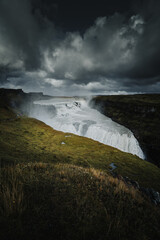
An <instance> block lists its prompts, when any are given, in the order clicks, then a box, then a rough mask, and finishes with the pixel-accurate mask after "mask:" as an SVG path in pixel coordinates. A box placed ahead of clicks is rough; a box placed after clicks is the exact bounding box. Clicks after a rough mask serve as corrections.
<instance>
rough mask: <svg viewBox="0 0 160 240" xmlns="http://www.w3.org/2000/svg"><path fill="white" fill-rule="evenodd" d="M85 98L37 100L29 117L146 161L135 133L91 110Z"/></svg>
mask: <svg viewBox="0 0 160 240" xmlns="http://www.w3.org/2000/svg"><path fill="white" fill-rule="evenodd" d="M88 102H89V100H86V99H85V98H53V99H50V100H44V101H36V102H34V105H33V106H34V107H33V108H31V109H30V112H29V116H30V117H34V118H37V119H39V120H41V121H43V122H45V123H46V124H47V125H49V126H51V127H53V128H54V129H56V130H59V131H63V132H67V133H73V134H77V135H79V136H84V137H88V138H91V139H94V140H96V141H99V142H101V143H104V144H106V145H110V146H112V147H115V148H118V149H120V150H122V151H124V152H129V153H132V154H135V155H137V156H139V157H140V158H142V159H144V154H143V152H142V150H141V148H140V146H139V143H138V141H137V140H136V138H135V137H134V135H133V133H132V132H131V131H130V130H129V129H127V128H126V127H124V126H122V125H120V124H118V123H116V122H114V121H112V120H111V119H110V118H108V117H106V116H104V115H103V114H101V113H100V112H98V111H97V110H95V109H92V108H90V106H89V104H88Z"/></svg>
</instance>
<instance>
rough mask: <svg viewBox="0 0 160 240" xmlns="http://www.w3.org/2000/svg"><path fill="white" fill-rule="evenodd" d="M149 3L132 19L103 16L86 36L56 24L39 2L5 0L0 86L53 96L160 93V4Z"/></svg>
mask: <svg viewBox="0 0 160 240" xmlns="http://www.w3.org/2000/svg"><path fill="white" fill-rule="evenodd" d="M146 2H147V3H146ZM146 2H145V5H141V6H140V7H139V9H138V11H136V12H135V14H134V15H132V16H130V17H126V16H125V15H124V14H119V13H115V14H113V15H112V16H108V17H106V16H103V17H101V16H100V17H98V18H97V19H96V20H95V22H94V23H93V25H92V26H91V27H89V28H88V29H86V30H85V32H84V33H83V34H81V33H80V32H64V31H63V29H61V30H60V29H59V28H57V27H56V26H55V25H54V22H51V20H50V19H49V18H47V15H45V14H44V12H42V11H41V9H38V8H35V7H34V6H35V5H34V4H33V3H35V1H31V0H30V1H29V0H23V1H21V0H12V3H11V2H10V1H9V0H1V1H0V81H1V86H4V87H14V88H19V87H20V88H23V89H24V90H25V91H43V92H44V93H48V94H53V95H54V94H56V95H69V94H72V95H76V94H80V95H81V94H82V95H84V94H89V93H91V94H96V93H102V94H105V93H108V92H113V91H121V92H131V91H136V92H137V91H138V92H139V91H140V92H145V91H147V92H156V91H160V68H159V63H160V45H159V42H160V17H159V11H160V3H159V1H158V0H155V1H146ZM38 3H39V1H38ZM53 7H54V8H56V6H55V5H54V6H53Z"/></svg>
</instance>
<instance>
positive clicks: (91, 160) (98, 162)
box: [0, 118, 160, 191]
mask: <svg viewBox="0 0 160 240" xmlns="http://www.w3.org/2000/svg"><path fill="white" fill-rule="evenodd" d="M0 134H1V137H0V146H1V149H0V160H1V164H2V165H5V164H9V163H11V164H12V163H21V162H41V161H42V162H49V163H68V164H75V165H78V166H83V167H94V168H96V169H100V170H104V171H106V172H108V171H109V170H110V166H109V165H110V164H111V163H112V162H113V163H114V164H115V165H116V166H117V168H116V169H115V171H116V172H117V173H119V174H121V175H123V176H128V177H129V178H131V179H133V180H136V181H138V182H139V184H140V185H141V186H144V187H152V188H154V189H155V190H158V191H160V182H159V179H160V169H159V168H158V167H156V166H155V165H153V164H151V163H148V162H146V161H144V160H141V159H140V158H138V157H137V156H134V155H132V154H129V153H124V152H121V151H119V150H117V149H115V148H112V147H109V146H106V145H104V144H101V143H99V142H96V141H93V140H91V139H87V138H84V137H80V136H76V135H73V134H67V133H62V132H59V131H56V130H53V129H52V128H51V127H49V126H47V125H45V124H44V123H42V122H40V121H38V120H36V119H31V118H18V119H15V120H14V121H4V122H1V123H0ZM67 135H70V136H71V137H65V136H67ZM62 142H65V144H64V145H63V144H62Z"/></svg>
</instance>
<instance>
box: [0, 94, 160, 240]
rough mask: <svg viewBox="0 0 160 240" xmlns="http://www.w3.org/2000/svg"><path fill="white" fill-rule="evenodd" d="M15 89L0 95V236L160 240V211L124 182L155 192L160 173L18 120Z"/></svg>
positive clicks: (27, 120)
mask: <svg viewBox="0 0 160 240" xmlns="http://www.w3.org/2000/svg"><path fill="white" fill-rule="evenodd" d="M13 92H14V93H13V94H12V95H9V94H7V92H6V93H5V94H1V97H0V100H1V101H0V113H1V114H0V162H1V170H0V177H1V183H0V226H1V231H0V239H7V240H9V239H12V240H13V239H46V238H47V239H53V238H54V239H66V240H67V239H71V240H72V239H88V240H89V239H106V238H109V239H111V240H112V239H124V240H125V239H126V240H127V239H159V238H160V231H159V229H160V209H159V206H155V205H154V204H153V203H152V202H151V201H150V200H149V198H148V197H147V196H146V195H145V194H143V193H142V191H139V187H137V186H136V188H135V187H133V184H131V181H130V182H128V184H127V183H126V182H125V181H124V178H123V177H128V178H129V179H131V180H132V181H138V183H139V185H140V187H141V188H147V189H148V188H150V189H151V188H153V189H154V190H156V191H160V182H159V179H160V169H159V168H158V167H156V166H155V165H153V164H151V163H149V162H146V161H144V160H141V159H140V158H138V157H136V156H134V155H132V154H129V153H124V152H121V151H119V150H117V149H115V148H112V147H109V146H106V145H103V144H101V143H99V142H96V141H93V140H91V139H87V138H84V137H79V136H76V135H73V134H70V133H62V132H59V131H56V130H54V129H52V128H51V127H49V126H47V125H45V124H44V123H43V122H40V121H38V120H36V119H32V118H28V117H27V116H24V115H22V114H21V112H20V110H19V108H17V105H14V107H13V106H12V104H11V102H12V103H13V99H14V101H17V102H18V103H19V104H23V97H22V94H20V96H21V97H20V98H19V97H18V96H17V93H18V92H17V91H13ZM15 99H16V100H15ZM17 99H18V100H17ZM113 163H114V165H115V166H116V168H115V169H114V170H113V169H112V167H111V166H112V165H111V166H110V164H113ZM113 176H114V177H113ZM115 176H116V177H115ZM148 216H149V217H148Z"/></svg>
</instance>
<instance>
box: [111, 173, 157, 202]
mask: <svg viewBox="0 0 160 240" xmlns="http://www.w3.org/2000/svg"><path fill="white" fill-rule="evenodd" d="M111 175H112V176H113V177H114V178H118V179H119V180H121V181H123V182H124V183H125V184H126V185H127V186H128V187H134V188H135V189H137V190H139V191H140V192H141V193H142V195H145V196H146V197H148V198H149V199H150V201H151V202H152V203H153V204H155V205H159V204H160V193H159V192H157V191H155V190H154V189H153V188H144V187H141V186H140V185H139V183H138V182H137V181H134V180H132V179H130V178H129V177H123V176H121V175H119V174H117V173H116V172H112V171H111Z"/></svg>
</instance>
